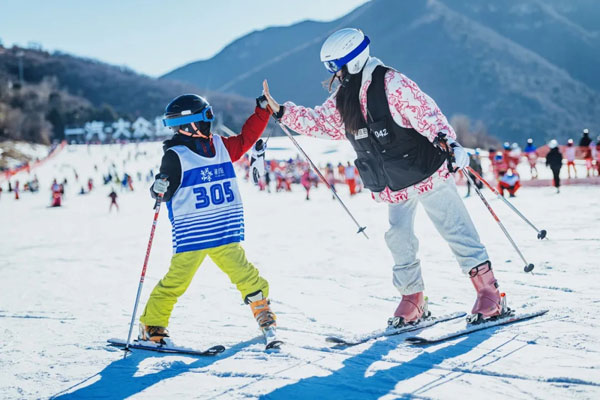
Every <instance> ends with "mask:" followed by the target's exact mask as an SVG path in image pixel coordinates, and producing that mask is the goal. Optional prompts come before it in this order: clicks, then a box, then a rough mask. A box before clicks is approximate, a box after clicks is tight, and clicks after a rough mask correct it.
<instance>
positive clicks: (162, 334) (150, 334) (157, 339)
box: [138, 324, 169, 344]
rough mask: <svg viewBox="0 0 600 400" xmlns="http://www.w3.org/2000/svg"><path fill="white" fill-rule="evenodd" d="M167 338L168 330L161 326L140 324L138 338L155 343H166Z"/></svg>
mask: <svg viewBox="0 0 600 400" xmlns="http://www.w3.org/2000/svg"><path fill="white" fill-rule="evenodd" d="M168 339H169V331H168V330H167V328H165V327H162V326H146V325H144V324H140V333H139V335H138V340H140V341H142V340H145V341H150V342H154V343H157V344H167V340H168Z"/></svg>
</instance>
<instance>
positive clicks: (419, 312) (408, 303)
mask: <svg viewBox="0 0 600 400" xmlns="http://www.w3.org/2000/svg"><path fill="white" fill-rule="evenodd" d="M430 315H431V313H430V312H429V310H428V309H427V298H426V297H424V296H423V292H418V293H414V294H408V295H402V300H400V304H398V308H396V311H395V312H394V316H393V317H391V318H390V319H388V327H390V328H399V327H401V326H403V325H408V324H416V323H418V322H419V321H421V319H422V318H427V317H429V316H430Z"/></svg>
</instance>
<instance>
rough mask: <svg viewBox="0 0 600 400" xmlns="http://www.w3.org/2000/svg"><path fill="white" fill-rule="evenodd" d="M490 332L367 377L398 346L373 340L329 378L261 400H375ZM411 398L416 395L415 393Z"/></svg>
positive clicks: (304, 381)
mask: <svg viewBox="0 0 600 400" xmlns="http://www.w3.org/2000/svg"><path fill="white" fill-rule="evenodd" d="M492 333H493V330H492V331H490V332H480V333H478V334H473V335H469V336H467V337H465V338H463V339H462V340H460V341H458V342H456V343H454V344H452V345H448V346H444V347H442V348H440V349H439V350H436V351H434V352H431V353H429V352H425V351H424V352H422V353H421V354H419V355H417V356H416V357H415V358H413V359H412V360H409V361H405V362H401V363H400V364H398V365H396V366H394V367H392V368H389V369H383V370H378V371H376V372H374V373H373V374H372V375H370V376H368V377H367V376H365V375H366V372H367V369H368V368H369V367H370V366H371V365H372V364H373V363H374V362H376V361H380V360H381V359H382V358H383V357H384V356H385V355H386V354H388V353H389V352H390V351H392V350H394V349H396V348H397V346H398V344H399V341H398V339H397V338H386V339H384V340H379V341H375V342H374V343H373V345H372V346H371V347H370V348H368V349H367V350H365V351H364V352H362V353H360V354H357V355H355V356H353V357H350V358H348V359H346V360H345V361H344V366H343V367H342V368H340V369H338V370H336V371H333V372H332V373H331V374H330V375H327V376H323V377H316V376H315V377H310V378H306V379H301V380H300V381H298V382H296V383H293V384H290V385H287V386H283V387H281V388H279V389H276V390H274V391H273V392H271V393H268V394H266V395H263V396H262V397H261V399H265V400H267V399H268V400H273V399H285V400H290V399H307V398H311V397H313V396H317V398H323V399H361V400H363V399H378V398H380V397H381V396H384V395H386V394H387V393H389V392H390V391H392V390H393V389H394V388H395V387H396V385H397V384H398V383H400V382H402V381H406V380H409V379H411V378H414V377H416V376H418V375H420V374H423V373H425V372H427V371H429V370H431V369H433V368H434V367H435V366H436V365H439V364H441V363H442V362H444V361H445V360H448V359H451V358H454V357H458V356H461V355H463V354H466V353H468V352H469V351H471V350H472V349H473V348H475V347H476V346H478V345H479V344H480V343H482V342H483V341H485V340H486V339H488V338H489V337H490V336H491V334H492ZM417 390H419V389H417ZM413 395H415V396H416V394H414V393H413ZM407 397H411V394H407ZM313 398H314V397H313Z"/></svg>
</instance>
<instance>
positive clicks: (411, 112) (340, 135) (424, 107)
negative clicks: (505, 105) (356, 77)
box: [281, 57, 456, 203]
mask: <svg viewBox="0 0 600 400" xmlns="http://www.w3.org/2000/svg"><path fill="white" fill-rule="evenodd" d="M378 65H383V63H382V62H381V61H380V60H379V59H377V58H374V57H371V58H369V61H368V62H367V64H366V65H365V68H364V70H363V73H362V83H361V88H360V94H359V96H360V105H361V109H362V113H363V117H365V120H366V105H367V89H368V88H369V85H370V84H371V79H372V78H371V76H372V73H373V71H374V70H375V67H377V66H378ZM385 90H386V93H387V99H388V103H389V106H390V112H391V114H392V117H393V118H394V122H395V123H396V124H398V125H400V126H401V127H403V128H413V129H415V130H416V131H417V132H419V133H421V134H422V135H423V136H425V137H427V139H429V141H431V142H433V140H434V139H435V137H436V136H437V134H438V132H443V133H445V134H446V135H448V137H451V138H453V139H456V134H455V133H454V129H452V127H451V126H450V124H449V123H448V120H447V119H446V117H445V116H444V114H442V112H441V111H440V109H439V107H438V106H437V104H435V102H434V101H433V99H432V98H431V97H429V96H427V95H426V94H425V93H423V92H422V91H421V89H419V87H418V86H417V84H416V83H414V82H413V81H411V80H410V79H408V78H407V77H406V76H404V75H402V74H401V73H399V72H398V71H395V70H393V69H390V70H388V72H387V73H386V74H385ZM336 93H337V91H336V92H334V93H333V94H332V95H331V96H329V98H328V99H327V100H326V101H325V103H323V105H321V106H317V107H315V108H314V109H312V108H307V107H302V106H298V105H296V104H294V103H292V102H289V101H288V102H286V103H284V106H285V111H284V114H283V117H282V118H281V122H282V123H283V124H284V125H286V126H288V127H290V128H291V129H293V130H294V131H296V132H298V133H300V134H303V135H307V136H312V137H318V138H322V139H330V140H344V139H346V131H345V128H344V123H343V121H342V117H341V115H340V113H339V112H338V110H337V109H336V107H335V96H336ZM450 176H451V175H450V173H449V172H448V167H447V165H446V163H444V164H443V165H442V166H441V167H440V168H439V169H438V170H437V171H436V172H435V173H433V174H432V175H431V176H430V177H429V178H426V179H424V180H422V181H421V182H419V183H417V184H416V185H413V186H410V187H407V188H405V189H402V190H399V191H392V190H391V189H390V188H385V189H384V190H383V191H381V192H377V193H373V198H374V199H375V200H376V201H384V202H387V203H400V202H402V201H405V200H408V199H409V198H410V197H411V196H416V195H419V194H422V193H426V192H428V191H430V190H433V188H434V186H435V184H436V182H439V181H443V180H446V179H448V178H449V177H450Z"/></svg>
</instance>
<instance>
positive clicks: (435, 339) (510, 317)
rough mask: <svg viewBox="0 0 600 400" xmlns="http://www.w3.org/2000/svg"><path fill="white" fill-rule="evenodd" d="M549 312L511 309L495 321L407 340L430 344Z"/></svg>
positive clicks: (418, 343)
mask: <svg viewBox="0 0 600 400" xmlns="http://www.w3.org/2000/svg"><path fill="white" fill-rule="evenodd" d="M547 312H548V310H541V311H536V312H531V313H526V314H514V311H511V312H510V313H509V314H508V315H506V316H504V317H500V318H498V319H495V320H493V321H487V322H482V323H478V324H469V323H468V322H467V323H466V324H467V326H466V327H465V328H463V329H459V330H456V331H454V332H450V333H445V334H442V335H438V336H430V337H427V336H411V337H408V338H406V339H405V341H406V342H408V343H410V344H413V345H428V344H435V343H441V342H444V341H446V340H450V339H454V338H457V337H460V336H463V335H468V334H469V333H472V332H477V331H481V330H484V329H488V328H492V327H494V326H501V325H508V324H512V323H514V322H519V321H524V320H527V319H531V318H535V317H539V316H541V315H544V314H546V313H547Z"/></svg>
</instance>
